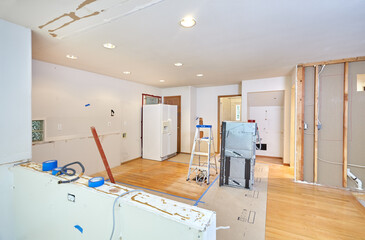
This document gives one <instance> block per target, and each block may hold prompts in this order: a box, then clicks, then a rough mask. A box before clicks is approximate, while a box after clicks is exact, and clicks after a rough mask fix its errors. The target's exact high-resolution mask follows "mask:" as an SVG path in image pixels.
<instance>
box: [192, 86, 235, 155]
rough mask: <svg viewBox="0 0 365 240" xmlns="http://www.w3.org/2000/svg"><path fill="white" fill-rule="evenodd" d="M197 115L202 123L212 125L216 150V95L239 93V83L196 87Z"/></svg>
mask: <svg viewBox="0 0 365 240" xmlns="http://www.w3.org/2000/svg"><path fill="white" fill-rule="evenodd" d="M196 90H197V91H196V95H197V98H196V104H197V116H199V117H202V118H203V120H204V124H207V125H212V127H213V136H214V143H215V149H216V151H217V143H218V142H217V131H218V129H217V128H218V124H217V121H218V96H223V95H236V94H241V88H240V84H233V85H224V86H216V87H201V88H197V89H196Z"/></svg>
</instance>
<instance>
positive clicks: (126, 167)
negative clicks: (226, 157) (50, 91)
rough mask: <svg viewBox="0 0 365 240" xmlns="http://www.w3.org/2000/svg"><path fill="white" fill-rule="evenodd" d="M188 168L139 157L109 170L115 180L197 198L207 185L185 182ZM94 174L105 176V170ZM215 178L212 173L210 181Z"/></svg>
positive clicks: (182, 165) (192, 181)
mask: <svg viewBox="0 0 365 240" xmlns="http://www.w3.org/2000/svg"><path fill="white" fill-rule="evenodd" d="M188 169H189V164H186V163H180V162H171V161H163V162H159V161H152V160H146V159H141V158H139V159H136V160H133V161H129V162H126V163H124V164H122V165H121V166H118V167H115V168H112V169H111V170H112V173H113V176H114V179H115V181H116V182H120V183H125V184H130V185H133V186H138V187H142V188H148V189H152V190H155V191H160V192H164V193H168V194H172V195H175V196H180V197H184V198H189V199H192V200H198V199H199V197H200V196H201V195H202V194H203V193H204V191H205V190H206V189H207V188H208V186H207V185H206V184H202V185H198V184H197V183H196V182H195V181H194V180H190V181H189V182H187V181H186V177H187V174H188ZM94 176H104V177H107V175H106V173H105V172H101V173H97V174H94ZM215 178H216V175H212V176H211V181H213V180H214V179H215Z"/></svg>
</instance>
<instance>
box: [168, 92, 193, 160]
mask: <svg viewBox="0 0 365 240" xmlns="http://www.w3.org/2000/svg"><path fill="white" fill-rule="evenodd" d="M161 94H162V96H164V97H167V96H181V152H184V153H190V152H191V146H192V141H194V138H193V137H194V131H195V128H193V127H194V124H195V120H194V119H195V116H196V109H195V101H196V89H195V88H194V87H191V86H186V87H175V88H163V89H161ZM192 123H193V125H192Z"/></svg>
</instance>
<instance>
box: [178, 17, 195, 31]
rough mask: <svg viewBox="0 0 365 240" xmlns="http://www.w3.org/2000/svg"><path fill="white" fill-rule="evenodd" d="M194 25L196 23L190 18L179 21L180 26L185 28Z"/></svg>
mask: <svg viewBox="0 0 365 240" xmlns="http://www.w3.org/2000/svg"><path fill="white" fill-rule="evenodd" d="M195 24H196V21H195V19H194V18H193V17H192V16H186V17H184V18H183V19H181V20H180V25H181V26H183V27H185V28H190V27H193V26H194V25H195Z"/></svg>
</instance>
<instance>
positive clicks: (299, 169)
mask: <svg viewBox="0 0 365 240" xmlns="http://www.w3.org/2000/svg"><path fill="white" fill-rule="evenodd" d="M304 76H305V72H304V67H298V68H297V99H296V102H297V129H296V132H297V134H296V180H299V181H303V180H304V174H303V164H304V149H303V146H304Z"/></svg>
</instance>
